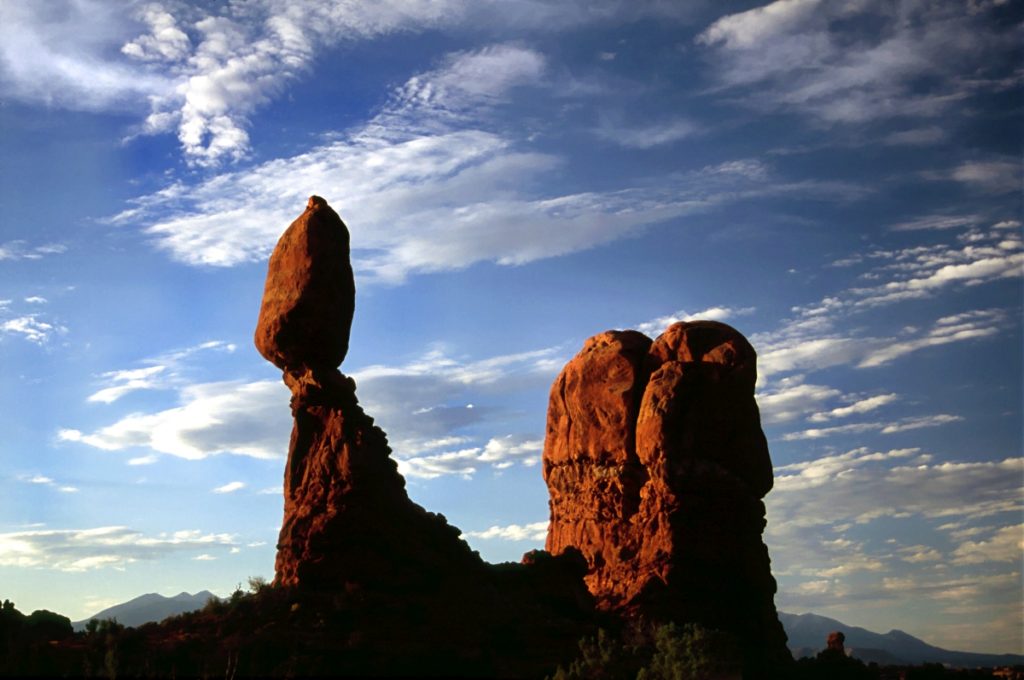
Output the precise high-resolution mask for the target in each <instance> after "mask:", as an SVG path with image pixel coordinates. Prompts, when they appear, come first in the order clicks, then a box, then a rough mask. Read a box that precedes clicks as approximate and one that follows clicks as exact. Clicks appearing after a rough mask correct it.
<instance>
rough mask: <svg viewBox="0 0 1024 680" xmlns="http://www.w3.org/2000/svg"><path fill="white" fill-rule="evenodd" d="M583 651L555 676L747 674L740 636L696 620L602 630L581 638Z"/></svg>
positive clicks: (682, 678)
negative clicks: (743, 664) (738, 641)
mask: <svg viewBox="0 0 1024 680" xmlns="http://www.w3.org/2000/svg"><path fill="white" fill-rule="evenodd" d="M579 650H580V653H579V656H578V657H577V658H576V659H575V660H573V661H572V663H570V664H569V666H568V667H563V666H559V667H558V669H557V670H556V671H555V674H554V676H552V677H553V680H613V679H614V680H618V679H619V678H637V680H700V679H702V678H721V677H730V676H736V677H739V675H740V672H741V664H740V654H739V651H738V648H737V645H736V641H735V639H734V638H733V637H732V636H731V635H729V634H727V633H723V632H721V631H717V630H711V629H708V628H704V627H703V626H700V625H698V624H694V623H688V624H685V625H682V626H677V625H676V624H674V623H668V624H664V625H661V626H649V625H646V624H643V623H634V624H632V625H629V626H627V627H625V628H623V629H622V630H620V631H618V632H616V633H611V632H608V631H606V630H604V629H602V630H599V631H598V632H597V635H596V636H594V637H587V638H584V639H583V640H580V643H579Z"/></svg>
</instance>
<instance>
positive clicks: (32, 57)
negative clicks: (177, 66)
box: [0, 0, 173, 111]
mask: <svg viewBox="0 0 1024 680" xmlns="http://www.w3.org/2000/svg"><path fill="white" fill-rule="evenodd" d="M124 9H125V8H124V6H123V5H120V4H110V3H105V2H97V1H95V0H81V1H79V2H72V3H37V2H4V3H0V88H2V92H3V94H4V96H5V97H11V98H15V99H20V100H24V101H30V102H37V103H43V104H46V105H56V106H62V107H67V108H70V109H75V110H86V111H96V110H107V109H123V108H136V109H141V108H142V107H143V106H144V102H145V98H146V97H151V96H160V95H161V94H162V93H163V92H166V91H168V90H170V89H171V86H172V83H173V79H172V78H170V77H168V76H164V75H159V74H155V73H152V72H150V71H148V70H144V69H139V68H135V67H133V66H132V65H129V64H123V63H118V62H116V61H113V60H111V59H110V57H109V55H108V54H105V53H106V52H108V51H110V50H111V48H113V49H114V50H116V48H117V45H118V44H119V42H120V41H121V40H123V38H124V36H126V35H128V34H129V33H130V31H131V30H132V26H131V24H130V19H129V17H128V16H127V15H128V14H129V13H126V12H125V11H124Z"/></svg>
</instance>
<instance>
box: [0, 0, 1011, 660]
mask: <svg viewBox="0 0 1024 680" xmlns="http://www.w3.org/2000/svg"><path fill="white" fill-rule="evenodd" d="M1022 16H1024V12H1022V11H1021V3H1020V2H1014V1H1012V0H1002V1H998V0H966V1H962V0H934V1H924V0H884V1H883V0H847V1H845V2H825V1H824V0H775V1H774V2H770V3H768V4H763V0H762V1H761V2H731V3H716V2H702V1H695V2H671V1H668V0H664V1H653V2H636V1H634V0H601V1H593V0H562V1H559V2H554V1H550V2H549V1H546V0H501V1H499V0H404V1H403V0H384V1H382V2H375V3H358V2H327V1H316V0H310V1H308V2H304V3H294V2H284V1H279V0H237V1H235V0H232V1H221V2H193V3H189V2H185V1H180V2H178V1H169V2H120V1H116V2H115V1H114V0H109V1H107V0H45V1H42V2H31V3H25V2H16V1H14V0H0V207H2V209H0V364H2V365H3V366H4V370H3V371H2V372H0V427H2V432H3V437H2V438H0V584H2V585H0V597H4V598H8V599H11V600H12V601H14V602H15V604H16V605H17V606H18V608H19V609H21V610H22V611H31V610H34V609H39V608H46V609H50V610H54V611H58V612H61V613H63V614H66V615H68V616H70V617H71V618H72V619H73V620H76V619H79V618H84V617H86V616H88V615H90V614H93V613H95V612H97V611H98V610H100V609H102V608H103V607H106V606H109V605H111V604H115V603H118V602H123V601H126V600H128V599H130V598H132V597H135V596H137V595H140V594H143V593H147V592H160V593H163V594H164V595H174V594H176V593H178V592H181V591H188V592H196V591H199V590H203V589H210V590H212V591H214V592H217V593H219V594H221V595H226V594H228V593H230V592H231V591H232V590H234V589H235V587H236V586H237V585H238V584H243V585H244V584H245V583H246V580H247V578H248V577H250V576H262V577H265V578H268V579H269V578H272V576H273V562H274V553H275V547H274V546H275V541H276V538H277V532H278V529H279V527H280V523H281V518H282V507H283V500H282V495H281V494H282V491H281V484H282V478H283V468H284V456H285V455H286V452H287V442H288V435H289V432H290V428H291V417H290V412H289V409H288V398H289V395H288V391H287V389H286V388H285V387H284V385H283V383H282V382H281V379H280V373H279V371H277V370H276V369H275V368H274V367H273V366H272V365H270V364H268V363H267V362H265V361H263V359H262V358H261V357H260V356H259V355H258V353H257V352H256V351H255V349H254V347H253V345H252V334H253V331H254V328H255V323H256V317H257V314H258V311H259V303H260V296H261V294H262V290H263V279H264V276H265V274H266V260H267V257H268V255H269V253H270V251H271V250H272V249H273V246H274V244H275V242H276V240H277V238H278V236H279V235H280V234H281V232H282V231H283V230H284V229H285V228H286V227H287V226H288V224H289V223H290V222H291V221H292V220H293V219H294V218H295V217H297V216H298V215H299V214H300V213H301V212H302V211H303V209H304V207H305V203H306V200H307V198H308V196H310V195H311V194H318V195H321V196H323V197H324V198H326V199H327V201H328V202H329V203H330V204H331V205H332V206H333V207H334V208H335V209H336V210H337V211H338V213H339V214H340V215H341V217H342V218H343V219H344V220H345V222H346V224H347V225H348V227H349V230H350V231H351V235H352V248H353V251H352V255H353V265H354V268H355V272H356V284H357V290H358V292H357V300H356V314H355V321H354V324H353V328H352V341H351V349H350V351H349V354H348V357H347V359H346V360H345V363H344V364H343V366H342V370H343V371H344V372H345V373H346V374H348V375H351V376H353V377H354V378H355V380H356V382H357V385H358V392H357V394H358V396H359V398H360V400H361V403H362V404H363V406H364V408H365V409H366V411H367V412H368V413H369V414H370V415H372V416H374V417H375V418H376V420H377V422H378V424H380V425H381V426H382V427H383V428H384V429H385V430H386V431H387V433H388V436H389V441H390V443H391V446H392V448H393V456H394V458H395V459H396V460H397V461H398V464H399V469H400V471H401V472H402V473H403V474H404V475H405V477H406V480H407V486H408V490H409V493H410V496H411V497H412V498H413V500H415V501H416V502H417V503H420V504H421V505H423V506H424V507H426V508H428V509H430V510H433V511H436V512H441V513H443V514H444V515H445V516H446V517H447V518H448V519H449V521H450V522H451V523H453V524H455V525H456V526H458V527H460V528H461V529H462V531H463V536H464V537H465V538H466V540H467V541H469V543H470V544H471V545H472V546H473V548H474V549H476V550H479V551H480V554H481V555H482V556H483V557H484V558H485V559H487V560H489V561H492V562H499V561H507V560H518V559H519V558H520V557H521V555H522V553H524V552H526V551H527V550H530V549H534V548H538V547H542V546H543V541H544V536H545V530H546V524H547V518H548V508H547V490H546V488H545V486H544V482H543V480H542V478H541V466H540V465H539V461H540V456H541V451H542V447H543V436H544V424H545V412H546V408H547V397H548V390H549V389H550V385H551V383H552V381H553V380H554V378H555V376H556V375H557V373H558V371H559V370H560V369H561V367H562V366H563V365H564V364H565V362H566V361H568V360H569V359H570V358H571V357H572V356H573V355H574V354H575V353H576V352H577V351H579V349H580V348H581V347H582V345H583V342H584V340H585V339H586V338H587V337H589V336H591V335H594V334H597V333H599V332H602V331H605V330H608V329H613V328H619V329H622V328H635V329H639V330H642V331H644V332H646V333H648V334H649V335H651V336H652V337H654V336H656V335H657V334H658V333H660V332H661V331H662V330H663V329H664V328H665V327H666V326H667V325H669V324H670V323H673V322H675V321H678V320H685V319H693V318H704V319H718V320H722V321H725V322H726V323H729V324H731V325H733V326H734V327H736V328H737V329H738V330H740V331H741V332H742V333H744V334H745V335H746V336H747V337H748V338H749V339H750V340H751V342H752V344H753V345H754V347H755V349H756V350H757V351H758V354H759V361H758V369H759V378H758V387H757V397H758V402H759V404H760V408H761V415H762V421H763V425H764V428H765V431H766V434H767V436H768V440H769V446H770V450H771V455H772V461H773V465H774V469H775V488H774V490H773V491H772V492H771V493H770V494H769V495H768V497H767V499H766V504H767V507H768V527H767V530H766V533H765V542H766V544H767V545H768V548H769V551H770V554H771V559H772V569H773V573H774V575H775V577H776V579H777V580H778V582H779V592H778V594H777V596H776V604H777V606H778V607H779V609H781V610H783V611H788V612H793V613H803V612H815V613H818V614H821V615H825V616H830V617H833V618H838V619H840V620H841V621H844V622H846V623H848V624H850V625H859V626H863V627H866V628H870V629H872V630H877V631H879V632H885V631H888V630H890V629H893V628H898V629H902V630H905V631H907V632H909V633H911V634H913V635H916V636H918V637H922V638H924V639H926V640H928V641H929V642H931V643H933V644H937V645H940V646H944V647H947V648H953V649H962V650H971V651H986V652H1016V653H1022V652H1024V623H1022V616H1024V614H1022V612H1024V594H1022V579H1021V570H1022V555H1024V550H1022V546H1024V521H1022V520H1024V455H1022V450H1021V449H1022V444H1021V442H1022V401H1024V394H1022V391H1024V390H1022V382H1024V368H1022V355H1024V351H1022V347H1024V339H1022V325H1024V323H1022V297H1024V295H1022V276H1024V273H1022V272H1024V266H1022V265H1024V246H1022V225H1021V220H1022V204H1021V188H1022V182H1021V179H1022V178H1021V175H1022V172H1021V152H1022V126H1021V124H1020V122H1021V112H1022V104H1024V100H1022V91H1024V88H1022V83H1024V61H1022V58H1021V57H1022V55H1021V47H1020V46H1021V45H1022V44H1024V42H1022V34H1024V29H1022Z"/></svg>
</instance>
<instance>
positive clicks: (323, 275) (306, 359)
mask: <svg viewBox="0 0 1024 680" xmlns="http://www.w3.org/2000/svg"><path fill="white" fill-rule="evenodd" d="M355 299H356V287H355V279H354V278H353V274H352V265H351V263H350V262H349V234H348V228H346V227H345V223H344V222H342V221H341V218H340V217H338V213H336V212H334V210H332V209H331V206H329V205H327V201H325V200H324V199H322V198H320V197H319V196H310V197H309V203H308V204H307V205H306V211H305V212H303V213H302V214H301V215H299V217H298V219H296V220H295V221H294V222H292V224H291V226H290V227H288V229H287V230H286V231H285V232H284V234H283V235H282V236H281V238H280V240H279V241H278V242H277V247H275V248H274V252H273V254H272V255H271V256H270V265H269V267H268V271H267V282H266V286H265V288H264V290H263V304H262V306H261V307H260V317H259V321H258V322H257V324H256V348H257V349H258V350H259V351H260V354H262V355H263V357H264V358H265V359H266V360H267V361H270V362H271V363H273V364H274V365H275V366H277V367H278V368H280V369H282V370H285V371H288V370H294V369H299V368H300V367H304V366H305V367H315V368H321V367H323V368H337V367H338V366H340V365H341V362H342V361H343V360H344V359H345V355H346V354H347V353H348V339H349V331H350V330H351V327H352V315H353V313H354V312H355Z"/></svg>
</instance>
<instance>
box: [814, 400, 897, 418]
mask: <svg viewBox="0 0 1024 680" xmlns="http://www.w3.org/2000/svg"><path fill="white" fill-rule="evenodd" d="M897 398H898V395H896V394H894V393H890V394H878V395H875V396H873V397H866V398H864V399H859V400H857V401H855V402H853V403H852V404H850V405H849V406H839V407H837V408H834V409H832V410H830V411H822V412H820V413H815V414H814V415H812V416H811V417H810V418H808V420H810V421H811V422H813V423H824V422H827V421H829V420H833V419H835V418H846V417H847V416H852V415H860V414H862V413H869V412H870V411H874V410H875V409H878V408H881V407H882V406H886V405H887V404H891V403H893V402H894V401H896V399H897Z"/></svg>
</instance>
